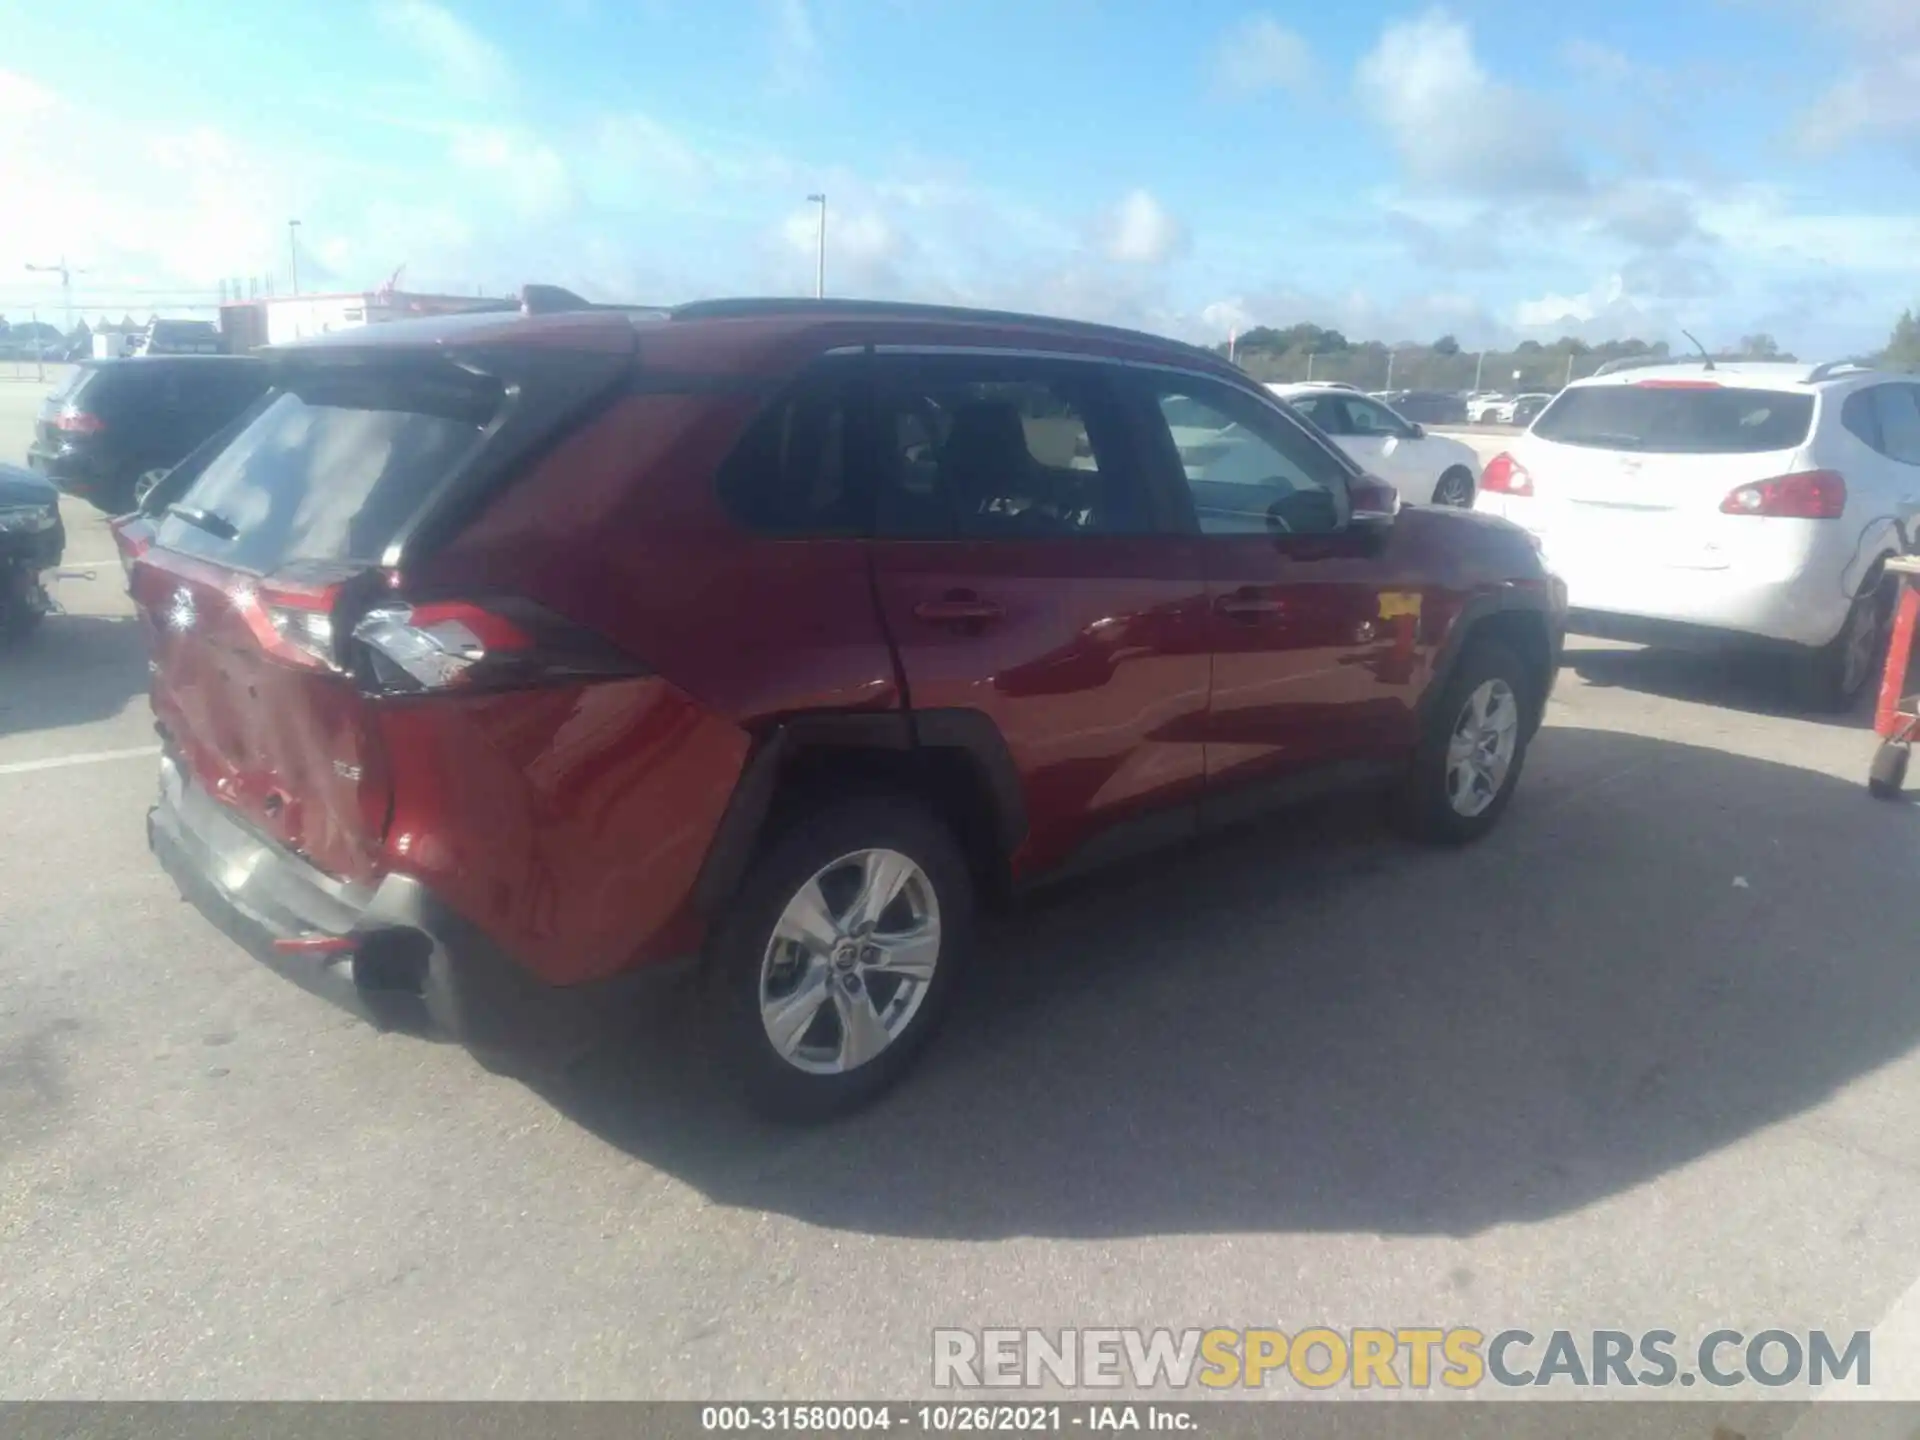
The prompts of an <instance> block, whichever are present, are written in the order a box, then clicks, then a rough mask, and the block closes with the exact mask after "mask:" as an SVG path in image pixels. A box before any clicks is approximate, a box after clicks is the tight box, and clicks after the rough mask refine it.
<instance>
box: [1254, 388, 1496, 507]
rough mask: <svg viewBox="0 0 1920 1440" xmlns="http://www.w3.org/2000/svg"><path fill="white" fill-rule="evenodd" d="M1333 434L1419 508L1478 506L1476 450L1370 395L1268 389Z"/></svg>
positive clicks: (1323, 429) (1477, 461) (1478, 476)
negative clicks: (1475, 501)
mask: <svg viewBox="0 0 1920 1440" xmlns="http://www.w3.org/2000/svg"><path fill="white" fill-rule="evenodd" d="M1267 388H1268V389H1269V390H1271V391H1273V393H1274V394H1276V395H1278V396H1279V397H1280V398H1281V399H1283V400H1285V401H1286V402H1287V403H1288V404H1289V405H1291V406H1293V408H1294V409H1295V410H1297V411H1299V412H1300V413H1301V414H1302V415H1305V416H1306V417H1307V418H1308V419H1309V420H1311V421H1313V423H1314V424H1315V425H1317V426H1319V427H1320V429H1321V430H1322V431H1323V432H1325V433H1326V434H1327V435H1329V436H1331V437H1332V439H1333V441H1334V443H1335V444H1337V445H1338V446H1339V447H1340V448H1341V449H1342V450H1344V451H1345V452H1346V453H1347V454H1348V455H1350V456H1352V457H1353V459H1354V460H1355V461H1356V462H1357V463H1358V464H1359V465H1360V466H1361V467H1362V468H1363V469H1365V470H1367V471H1369V472H1370V473H1372V474H1375V475H1378V476H1379V477H1380V478H1381V479H1383V480H1385V481H1386V482H1387V483H1388V484H1390V485H1392V486H1393V488H1394V489H1395V490H1397V491H1399V492H1400V496H1401V498H1402V499H1404V500H1406V501H1409V502H1410V503H1412V504H1416V505H1451V506H1454V507H1456V508H1460V509H1464V508H1467V507H1469V506H1471V505H1472V504H1473V496H1474V491H1475V490H1476V489H1477V488H1478V486H1479V482H1480V457H1479V456H1478V455H1477V454H1475V453H1474V450H1473V447H1472V446H1470V445H1467V444H1465V443H1463V442H1461V441H1459V440H1453V439H1450V438H1448V437H1447V436H1445V435H1429V434H1428V433H1427V431H1426V427H1425V426H1424V425H1421V424H1419V423H1418V422H1416V421H1413V420H1409V419H1408V418H1407V417H1406V416H1404V415H1402V414H1400V413H1399V412H1398V411H1396V410H1394V409H1392V408H1390V407H1389V406H1387V405H1384V404H1382V403H1381V402H1380V401H1378V400H1375V399H1374V398H1373V397H1372V396H1370V395H1356V394H1353V393H1351V392H1346V391H1338V390H1334V389H1331V388H1330V387H1325V386H1319V385H1269V386H1268V387H1267Z"/></svg>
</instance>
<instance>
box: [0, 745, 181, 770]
mask: <svg viewBox="0 0 1920 1440" xmlns="http://www.w3.org/2000/svg"><path fill="white" fill-rule="evenodd" d="M159 753H160V747H159V746H158V745H140V746H137V747H135V748H134V749H131V750H87V751H83V752H81V753H80V754H78V755H50V756H48V757H47V758H46V759H45V760H13V761H10V762H8V763H7V764H4V765H0V775H26V774H30V773H31V772H33V771H35V770H64V769H66V768H67V767H68V766H69V765H104V764H106V762H107V761H109V760H139V759H144V758H149V757H152V756H154V755H158V754H159Z"/></svg>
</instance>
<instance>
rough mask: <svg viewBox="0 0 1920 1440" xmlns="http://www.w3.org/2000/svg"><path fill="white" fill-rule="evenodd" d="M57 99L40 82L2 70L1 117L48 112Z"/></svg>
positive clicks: (0, 83)
mask: <svg viewBox="0 0 1920 1440" xmlns="http://www.w3.org/2000/svg"><path fill="white" fill-rule="evenodd" d="M55 98H56V97H55V96H54V93H53V91H51V90H49V89H48V88H47V87H46V86H44V85H42V84H40V82H39V81H37V80H29V79H28V78H27V77H26V76H24V75H16V74H14V73H13V72H12V71H11V70H0V116H10V115H29V114H32V113H34V112H36V111H43V110H48V109H51V108H52V107H53V105H54V103H55Z"/></svg>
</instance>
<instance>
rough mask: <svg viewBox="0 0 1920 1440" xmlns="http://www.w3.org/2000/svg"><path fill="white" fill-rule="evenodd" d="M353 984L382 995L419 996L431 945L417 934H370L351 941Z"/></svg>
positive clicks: (424, 989)
mask: <svg viewBox="0 0 1920 1440" xmlns="http://www.w3.org/2000/svg"><path fill="white" fill-rule="evenodd" d="M354 940H355V944H354V949H353V983H354V985H355V986H356V987H358V988H359V989H360V990H362V991H369V992H374V993H377V994H383V995H396V994H397V995H421V994H424V993H425V991H426V987H427V967H428V965H429V963H430V961H431V960H432V957H433V941H432V940H430V939H429V938H428V937H427V936H426V935H425V934H424V933H423V932H421V931H419V930H404V929H390V930H372V931H368V932H367V933H365V934H363V935H358V936H355V937H354Z"/></svg>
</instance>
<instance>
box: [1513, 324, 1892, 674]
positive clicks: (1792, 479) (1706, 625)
mask: <svg viewBox="0 0 1920 1440" xmlns="http://www.w3.org/2000/svg"><path fill="white" fill-rule="evenodd" d="M1475 508H1477V509H1479V510H1483V511H1486V512H1488V513H1489V514H1494V515H1500V516H1503V517H1505V518H1506V519H1508V520H1512V521H1515V522H1516V523H1518V524H1520V525H1523V526H1525V527H1526V528H1527V529H1528V530H1530V531H1532V532H1533V534H1534V535H1535V536H1536V537H1537V538H1538V539H1539V541H1540V546H1541V550H1542V552H1543V553H1544V555H1545V556H1546V559H1547V561H1548V563H1549V564H1550V565H1551V566H1552V567H1553V569H1554V570H1555V571H1557V572H1558V573H1559V575H1560V576H1561V578H1563V579H1564V580H1565V581H1566V583H1567V589H1568V599H1569V602H1570V604H1571V606H1572V609H1573V612H1574V614H1573V619H1572V628H1573V629H1575V630H1578V631H1584V632H1586V633H1589V634H1599V635H1609V636H1613V637H1615V638H1619V639H1625V640H1639V641H1645V642H1650V643H1655V642H1666V641H1681V642H1685V641H1689V640H1698V639H1724V638H1729V637H1744V638H1747V639H1754V640H1760V641H1764V642H1774V643H1776V644H1778V645H1780V646H1781V647H1783V648H1784V652H1785V653H1786V654H1788V655H1789V656H1790V657H1791V658H1792V660H1793V661H1794V673H1795V675H1796V678H1797V679H1798V681H1799V682H1800V686H1801V691H1802V695H1803V698H1804V699H1806V700H1807V701H1808V702H1809V703H1811V704H1814V705H1818V706H1820V707H1822V708H1842V707H1845V706H1847V705H1849V704H1851V703H1852V702H1853V700H1854V699H1855V698H1856V697H1857V696H1858V695H1859V694H1860V693H1861V692H1862V691H1863V690H1864V689H1865V688H1866V687H1867V685H1868V683H1869V682H1870V681H1871V680H1872V679H1874V677H1875V674H1876V666H1877V663H1878V656H1879V653H1880V645H1881V642H1882V639H1883V636H1884V632H1885V628H1886V624H1887V619H1888V612H1889V608H1890V607H1889V603H1888V602H1889V600H1890V594H1889V587H1888V586H1887V585H1886V584H1885V583H1883V580H1882V576H1881V566H1882V564H1883V562H1884V561H1885V560H1886V558H1887V557H1888V556H1889V555H1893V554H1896V553H1899V552H1901V551H1904V550H1907V549H1910V548H1912V547H1911V545H1910V541H1911V540H1912V539H1913V538H1914V537H1915V535H1916V530H1915V528H1914V527H1915V520H1916V517H1917V516H1920V377H1913V376H1902V375H1894V374H1888V373H1884V372H1880V371H1875V370H1871V369H1867V368H1865V367H1863V366H1859V365H1853V364H1848V363H1835V364H1827V365H1818V366H1811V367H1810V366H1807V365H1787V364H1771V363H1770V364H1746V363H1743V362H1721V363H1719V364H1717V365H1710V364H1706V363H1702V362H1697V361H1696V362H1693V363H1690V364H1671V363H1668V364H1662V365H1659V366H1643V367H1639V368H1623V369H1621V370H1618V371H1615V372H1614V373H1607V371H1606V370H1605V369H1603V370H1602V372H1601V373H1600V374H1598V375H1596V376H1594V377H1593V378H1592V379H1589V380H1581V381H1577V382H1575V383H1574V384H1573V385H1571V386H1569V387H1568V388H1567V389H1566V390H1564V391H1562V392H1561V393H1560V395H1559V397H1558V398H1557V399H1555V400H1554V402H1553V403H1552V404H1551V405H1549V406H1548V407H1547V408H1546V410H1544V411H1543V412H1542V413H1541V415H1540V417H1539V418H1538V419H1537V420H1535V421H1534V423H1533V427H1532V429H1531V430H1529V431H1528V433H1527V434H1525V435H1523V436H1521V437H1519V438H1518V439H1517V440H1515V442H1514V444H1513V446H1512V448H1511V449H1510V450H1509V451H1507V452H1506V453H1504V454H1501V455H1497V456H1495V457H1494V459H1492V460H1491V461H1489V462H1488V464H1487V468H1486V472H1485V474H1484V476H1483V477H1482V480H1481V489H1480V497H1479V499H1478V501H1477V502H1476V505H1475Z"/></svg>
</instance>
